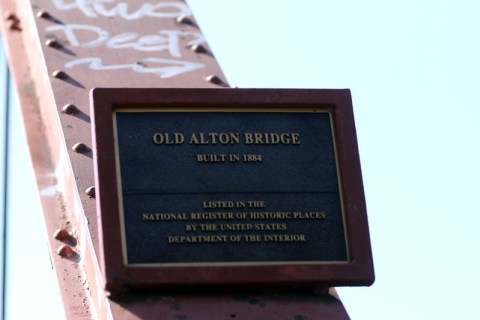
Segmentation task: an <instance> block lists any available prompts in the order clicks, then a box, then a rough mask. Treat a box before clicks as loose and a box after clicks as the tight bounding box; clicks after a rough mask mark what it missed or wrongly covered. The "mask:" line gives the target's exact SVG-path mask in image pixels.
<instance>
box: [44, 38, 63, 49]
mask: <svg viewBox="0 0 480 320" xmlns="http://www.w3.org/2000/svg"><path fill="white" fill-rule="evenodd" d="M45 45H46V46H48V47H51V48H61V47H62V44H61V43H60V42H59V41H58V40H55V39H48V40H47V41H45Z"/></svg>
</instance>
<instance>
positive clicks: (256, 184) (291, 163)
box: [92, 89, 373, 290]
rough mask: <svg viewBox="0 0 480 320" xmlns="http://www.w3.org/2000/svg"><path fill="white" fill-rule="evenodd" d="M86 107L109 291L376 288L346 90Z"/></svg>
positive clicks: (107, 93) (211, 95)
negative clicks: (230, 286)
mask: <svg viewBox="0 0 480 320" xmlns="http://www.w3.org/2000/svg"><path fill="white" fill-rule="evenodd" d="M92 102H93V103H92V106H93V107H92V115H93V123H94V125H93V135H94V142H95V143H94V148H93V149H94V158H95V163H96V167H95V168H96V170H95V172H96V183H97V189H98V190H97V197H98V209H99V212H100V214H101V220H102V221H101V223H100V225H102V230H101V234H102V236H103V237H102V238H103V239H102V240H103V241H102V244H103V250H104V257H103V258H104V272H105V277H106V282H107V288H110V289H111V290H115V289H114V288H116V287H121V286H124V285H127V286H128V285H130V286H138V287H142V286H162V285H163V286H175V285H193V284H205V285H206V284H208V285H212V284H217V285H227V284H238V285H242V284H265V283H271V284H287V283H289V284H294V283H315V284H317V283H325V284H328V285H333V284H335V285H340V284H349V285H352V284H356V283H357V284H369V283H371V282H372V281H373V266H372V263H371V253H370V245H369V239H368V227H367V221H366V213H365V203H364V196H363V190H362V187H361V178H360V166H359V161H358V151H357V146H356V139H355V131H354V127H353V115H352V110H351V102H350V96H349V92H348V91H347V90H238V89H232V90H224V89H221V90H201V89H94V91H93V93H92ZM339 121H341V122H342V123H339ZM345 130H347V131H345ZM347 133H348V134H349V135H350V136H348V135H346V134H347ZM345 144H350V147H352V146H354V147H355V148H354V149H350V148H345V146H344V145H345ZM346 161H348V162H346ZM352 192H355V193H356V194H354V195H353V196H352ZM347 199H356V203H354V205H352V203H350V202H349V201H347ZM353 220H356V222H355V224H352V223H351V221H353ZM357 237H358V239H357V240H360V242H358V241H357V240H355V238H357ZM360 257H361V259H360V260H359V258H360ZM286 270H288V272H287V271H286ZM344 270H349V271H348V272H346V273H344ZM355 270H358V271H356V273H357V274H356V273H355ZM230 272H233V273H232V274H230ZM242 279H243V280H242ZM355 279H356V280H355ZM112 288H113V289H112Z"/></svg>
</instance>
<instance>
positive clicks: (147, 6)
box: [45, 0, 205, 78]
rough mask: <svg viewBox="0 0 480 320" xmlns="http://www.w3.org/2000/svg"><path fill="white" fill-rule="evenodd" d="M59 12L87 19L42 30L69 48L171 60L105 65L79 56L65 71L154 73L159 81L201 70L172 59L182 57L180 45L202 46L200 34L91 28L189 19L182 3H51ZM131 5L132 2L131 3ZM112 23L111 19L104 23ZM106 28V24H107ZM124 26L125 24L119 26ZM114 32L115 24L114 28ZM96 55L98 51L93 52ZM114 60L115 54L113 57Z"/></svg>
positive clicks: (68, 0)
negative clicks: (125, 51) (151, 54)
mask: <svg viewBox="0 0 480 320" xmlns="http://www.w3.org/2000/svg"><path fill="white" fill-rule="evenodd" d="M52 2H53V4H54V5H55V7H56V8H57V9H58V10H60V11H68V10H79V11H80V12H81V13H83V15H85V16H86V17H87V18H89V19H88V21H89V22H88V24H56V25H50V26H48V27H46V28H45V32H47V33H48V35H49V37H54V38H56V39H64V40H65V43H68V44H69V45H70V46H72V47H78V48H84V49H88V48H96V47H100V46H105V47H106V48H107V50H110V49H113V50H118V49H130V50H135V51H141V52H165V53H167V54H168V55H169V57H172V58H174V59H168V58H169V57H167V58H163V57H158V56H157V57H145V58H136V60H133V61H132V60H131V58H129V55H124V56H125V57H126V58H127V59H129V60H130V61H126V62H125V63H122V64H118V63H116V64H109V62H108V61H107V59H106V58H105V57H103V58H101V57H99V56H97V55H95V56H93V57H92V56H90V57H85V56H83V57H81V58H77V59H75V60H72V61H69V62H68V63H66V64H65V67H67V68H73V67H76V66H81V65H87V66H88V67H89V68H90V70H95V71H108V70H131V71H133V72H136V73H141V74H156V75H158V76H160V77H161V78H170V77H174V76H177V75H179V74H183V73H187V72H190V71H193V70H197V69H200V68H203V67H205V65H204V64H202V63H197V62H191V61H183V60H176V59H175V58H181V57H182V50H181V49H182V44H183V45H184V46H187V47H188V46H193V45H195V44H202V43H204V42H205V39H204V37H203V35H202V34H201V33H198V32H191V31H184V30H157V31H154V32H152V33H151V34H145V35H142V34H139V33H136V32H130V30H124V31H126V32H121V33H115V34H113V33H112V32H110V31H108V30H106V29H105V27H99V26H97V25H95V23H94V21H95V20H96V19H102V20H103V19H105V18H110V19H111V18H120V19H124V20H128V21H132V20H139V19H151V18H170V19H173V18H176V17H178V16H181V15H184V16H189V15H191V12H190V10H189V8H188V7H187V6H186V5H185V4H184V3H182V2H173V1H170V2H158V3H156V4H152V3H141V2H140V3H135V4H132V3H126V2H120V1H119V2H117V1H116V0H52ZM132 2H133V1H132ZM108 21H112V20H108ZM107 25H108V24H107ZM120 25H121V26H128V23H125V22H124V23H123V24H120ZM116 29H118V24H117V25H116ZM96 52H98V51H96ZM117 57H118V55H117Z"/></svg>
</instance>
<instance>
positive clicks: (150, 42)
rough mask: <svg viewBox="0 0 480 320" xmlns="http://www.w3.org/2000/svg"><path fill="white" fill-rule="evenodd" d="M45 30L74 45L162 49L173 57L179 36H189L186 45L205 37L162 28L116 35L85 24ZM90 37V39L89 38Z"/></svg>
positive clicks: (179, 53) (177, 47)
mask: <svg viewBox="0 0 480 320" xmlns="http://www.w3.org/2000/svg"><path fill="white" fill-rule="evenodd" d="M45 31H47V32H55V31H62V32H63V34H64V35H65V36H66V37H67V41H68V42H69V43H70V45H72V46H74V47H83V48H92V47H99V46H101V45H103V44H105V45H106V46H107V47H108V48H111V49H126V48H131V49H134V50H138V51H163V50H168V52H169V53H170V54H171V55H172V56H174V57H181V56H182V54H181V50H180V37H183V38H185V37H190V38H193V39H192V40H188V41H187V43H186V45H187V46H192V45H194V44H201V43H204V42H205V39H204V37H203V35H202V34H201V33H197V32H188V31H180V30H162V31H158V34H153V35H144V36H140V35H139V34H138V33H134V32H126V33H120V34H116V35H110V33H109V32H108V31H107V30H103V29H102V28H100V27H97V26H90V25H85V24H65V25H55V26H49V27H47V28H46V29H45ZM78 32H83V33H86V32H87V33H89V37H88V38H89V40H87V41H85V40H80V39H79V37H78V36H77V33H78ZM91 39H92V40H91Z"/></svg>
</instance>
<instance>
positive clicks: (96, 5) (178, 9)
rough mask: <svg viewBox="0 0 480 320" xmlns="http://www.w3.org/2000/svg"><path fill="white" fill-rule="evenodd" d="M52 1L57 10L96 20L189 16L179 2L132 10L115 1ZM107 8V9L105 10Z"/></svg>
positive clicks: (187, 11)
mask: <svg viewBox="0 0 480 320" xmlns="http://www.w3.org/2000/svg"><path fill="white" fill-rule="evenodd" d="M67 1H68V0H53V4H54V5H55V7H56V8H57V9H58V10H62V11H67V10H76V9H77V10H80V11H81V12H82V13H83V14H84V15H85V16H87V17H90V18H97V17H99V16H101V17H105V18H113V17H120V18H123V19H125V20H138V19H142V18H143V17H152V18H176V17H178V16H181V15H185V16H190V15H191V12H190V9H189V8H188V6H187V5H185V4H184V3H181V2H159V3H156V4H151V3H142V4H141V5H140V7H137V8H136V9H132V8H130V7H129V4H128V3H125V2H116V0H70V1H69V2H67ZM107 6H108V7H109V8H107Z"/></svg>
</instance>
